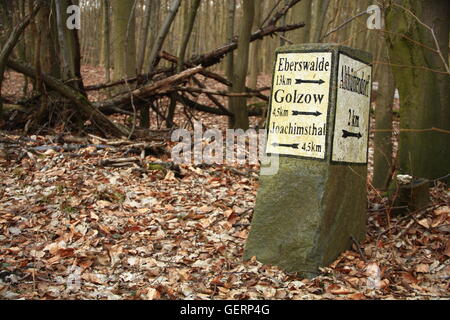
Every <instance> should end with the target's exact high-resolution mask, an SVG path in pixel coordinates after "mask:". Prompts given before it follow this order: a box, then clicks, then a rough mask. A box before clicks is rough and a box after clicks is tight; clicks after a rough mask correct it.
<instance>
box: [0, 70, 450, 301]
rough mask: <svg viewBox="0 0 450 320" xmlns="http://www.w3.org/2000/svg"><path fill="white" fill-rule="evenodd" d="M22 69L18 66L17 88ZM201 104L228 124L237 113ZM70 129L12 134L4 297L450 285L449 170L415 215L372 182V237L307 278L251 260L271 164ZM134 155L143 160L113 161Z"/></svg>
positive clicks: (4, 206) (257, 293)
mask: <svg viewBox="0 0 450 320" xmlns="http://www.w3.org/2000/svg"><path fill="white" fill-rule="evenodd" d="M84 72H89V69H86V68H85V69H84ZM91 72H92V74H95V75H97V74H98V72H95V69H94V70H93V71H91ZM18 81H19V79H18V78H15V75H14V74H10V76H9V77H7V80H6V83H5V86H4V87H6V89H5V90H7V91H8V93H10V95H11V96H14V94H15V93H14V91H13V90H15V89H13V87H14V88H17V87H20V86H19V85H17V83H18ZM261 81H263V82H268V81H270V80H269V79H268V77H267V78H266V77H262V80H261ZM99 82H101V79H92V84H94V83H99ZM17 94H18V95H19V94H20V90H19V91H18V92H17ZM194 115H195V116H196V117H197V118H198V119H201V120H202V121H203V123H205V124H206V126H211V127H212V126H216V127H218V128H221V129H224V128H226V119H223V118H221V119H220V120H219V121H218V120H217V119H218V118H217V117H212V116H209V115H205V114H200V113H194ZM152 119H155V117H153V118H152ZM252 122H253V123H255V119H252ZM153 125H156V124H155V123H153ZM69 138H70V139H72V140H76V138H73V137H68V138H67V141H69V140H70V139H69ZM63 140H64V139H63ZM67 141H60V140H58V139H55V135H52V134H46V135H33V136H27V137H20V136H19V135H18V134H16V133H14V132H1V133H0V145H3V147H4V150H6V152H5V153H4V154H3V155H1V156H0V298H4V299H21V298H24V299H352V300H361V299H449V298H450V290H449V289H450V288H449V285H450V259H449V258H450V240H449V236H448V235H449V233H450V191H449V189H448V188H447V187H446V186H445V185H444V184H442V183H439V182H437V183H436V185H435V186H434V187H433V188H432V189H431V200H432V203H431V204H430V206H429V207H427V208H425V209H423V210H420V211H417V212H413V213H410V214H406V215H405V214H404V215H396V214H393V213H392V212H391V210H390V207H389V205H388V202H387V199H386V198H385V197H383V195H381V194H380V193H379V192H378V191H377V190H375V189H374V188H372V187H370V183H369V187H368V200H369V208H368V212H367V215H368V232H367V237H366V239H365V241H363V242H362V243H360V244H357V243H355V244H354V245H353V248H352V249H351V250H348V251H346V252H344V253H342V254H341V255H340V256H339V257H338V258H337V259H336V261H334V262H333V263H332V264H331V265H330V266H328V267H325V268H322V269H321V270H320V274H319V275H318V276H317V277H315V278H313V279H304V278H301V277H299V276H298V275H297V274H294V273H286V272H284V271H282V270H280V269H279V268H277V267H274V266H269V265H263V264H261V263H259V262H257V261H255V260H254V259H252V260H250V261H245V262H244V261H242V254H243V248H244V245H245V240H246V238H247V236H248V231H249V227H250V222H251V218H252V214H253V208H254V204H255V197H256V193H257V190H258V183H259V182H258V169H259V168H258V166H256V165H254V166H252V165H241V166H232V165H215V166H204V165H198V166H194V165H180V166H179V167H177V168H176V169H173V167H170V166H169V167H164V166H156V167H155V166H148V163H155V162H163V163H167V162H169V161H170V148H171V147H172V146H173V144H172V143H170V142H169V143H165V145H164V148H160V147H158V146H157V147H155V148H154V149H152V150H154V151H155V152H154V153H150V154H148V155H146V156H145V157H144V158H143V159H140V157H139V153H137V154H135V153H133V152H134V151H133V148H132V146H130V144H127V143H125V144H114V143H112V144H111V143H109V142H105V141H101V140H96V139H95V138H92V137H91V138H89V140H88V142H89V143H91V144H92V145H91V146H84V147H82V148H79V149H76V148H75V149H70V148H68V147H67V144H66V145H64V142H66V143H67ZM108 143H109V144H108ZM372 153H373V148H372V147H371V149H370V151H369V155H370V159H369V160H370V161H369V180H368V181H369V182H370V175H371V170H372V169H371V168H372V157H371V156H372ZM131 156H134V157H136V158H138V159H139V161H137V162H136V163H134V164H131V165H127V166H124V167H111V166H108V165H107V164H106V163H105V160H110V159H117V158H124V157H131ZM142 163H146V165H142ZM153 169H156V170H153ZM377 273H378V275H379V279H378V280H379V281H378V282H376V283H374V282H373V278H374V274H377ZM375 278H376V277H375Z"/></svg>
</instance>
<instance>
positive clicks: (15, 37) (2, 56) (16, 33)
mask: <svg viewBox="0 0 450 320" xmlns="http://www.w3.org/2000/svg"><path fill="white" fill-rule="evenodd" d="M40 8H41V5H40V3H39V2H38V3H37V4H36V5H35V6H34V8H33V11H32V12H31V14H30V15H29V16H28V17H26V18H25V20H24V21H22V22H21V23H20V24H19V25H17V26H16V27H15V28H14V29H13V31H12V32H11V34H10V35H9V37H8V40H7V41H6V43H5V44H4V46H3V48H2V50H1V51H0V96H1V92H2V83H3V77H4V73H5V69H6V65H7V62H8V58H9V55H10V54H11V52H12V51H13V49H14V47H15V46H16V44H17V42H18V41H19V38H20V36H21V35H22V33H23V32H24V31H25V28H26V27H27V26H28V25H29V24H30V22H31V20H32V19H33V18H34V17H35V16H36V14H37V13H38V11H39V10H40ZM2 114H3V103H2V101H1V100H0V121H2V120H3V119H2Z"/></svg>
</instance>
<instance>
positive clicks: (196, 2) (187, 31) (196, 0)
mask: <svg viewBox="0 0 450 320" xmlns="http://www.w3.org/2000/svg"><path fill="white" fill-rule="evenodd" d="M200 1H201V0H193V2H192V6H191V8H190V11H189V16H188V20H187V21H185V22H184V23H185V24H184V26H183V30H184V34H183V39H182V40H181V46H180V49H179V51H178V59H179V62H178V72H181V70H182V69H183V65H184V57H185V55H186V48H187V46H188V43H189V39H190V38H191V34H192V29H193V28H194V23H195V17H196V16H197V12H198V7H199V6H200Z"/></svg>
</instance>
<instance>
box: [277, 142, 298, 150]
mask: <svg viewBox="0 0 450 320" xmlns="http://www.w3.org/2000/svg"><path fill="white" fill-rule="evenodd" d="M298 145H299V143H292V144H288V143H272V146H274V147H286V148H292V149H298Z"/></svg>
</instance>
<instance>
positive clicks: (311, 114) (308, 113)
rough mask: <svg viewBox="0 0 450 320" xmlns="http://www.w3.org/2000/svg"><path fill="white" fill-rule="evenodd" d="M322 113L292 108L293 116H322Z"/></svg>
mask: <svg viewBox="0 0 450 320" xmlns="http://www.w3.org/2000/svg"><path fill="white" fill-rule="evenodd" d="M321 114H322V113H321V112H319V111H315V112H307V111H297V110H292V115H293V116H316V117H318V116H320V115H321Z"/></svg>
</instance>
